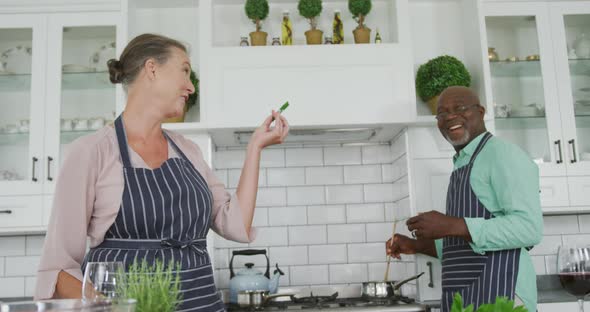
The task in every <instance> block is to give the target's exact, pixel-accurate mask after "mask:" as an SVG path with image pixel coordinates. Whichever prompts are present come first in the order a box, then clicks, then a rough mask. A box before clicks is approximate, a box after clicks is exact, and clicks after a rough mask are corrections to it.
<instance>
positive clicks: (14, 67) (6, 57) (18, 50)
mask: <svg viewBox="0 0 590 312" xmlns="http://www.w3.org/2000/svg"><path fill="white" fill-rule="evenodd" d="M32 55H33V54H32V49H31V47H28V46H23V45H19V46H16V47H14V48H10V49H8V50H5V51H4V52H2V54H0V63H3V64H4V65H3V67H4V68H3V71H6V72H13V73H15V74H30V73H31V64H32Z"/></svg>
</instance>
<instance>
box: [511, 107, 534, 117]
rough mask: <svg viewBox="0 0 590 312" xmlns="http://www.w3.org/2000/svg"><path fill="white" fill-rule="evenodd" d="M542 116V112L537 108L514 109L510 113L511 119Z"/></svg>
mask: <svg viewBox="0 0 590 312" xmlns="http://www.w3.org/2000/svg"><path fill="white" fill-rule="evenodd" d="M537 116H541V114H540V111H539V109H538V108H537V107H535V106H520V107H514V108H512V110H511V111H510V117H537Z"/></svg>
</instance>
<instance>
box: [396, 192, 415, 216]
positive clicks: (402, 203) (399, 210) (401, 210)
mask: <svg viewBox="0 0 590 312" xmlns="http://www.w3.org/2000/svg"><path fill="white" fill-rule="evenodd" d="M394 209H395V210H396V211H395V212H394V213H395V219H396V220H405V219H409V218H411V217H413V214H412V207H411V206H410V197H406V198H402V199H400V200H399V201H398V202H397V207H395V208H394Z"/></svg>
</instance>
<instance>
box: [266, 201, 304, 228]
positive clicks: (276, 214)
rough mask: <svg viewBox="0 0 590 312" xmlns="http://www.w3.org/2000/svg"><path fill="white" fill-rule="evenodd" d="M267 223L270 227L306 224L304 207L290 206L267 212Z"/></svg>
mask: <svg viewBox="0 0 590 312" xmlns="http://www.w3.org/2000/svg"><path fill="white" fill-rule="evenodd" d="M268 222H269V225H271V226H281V225H302V224H307V209H306V207H305V206H290V207H283V208H272V209H269V210H268Z"/></svg>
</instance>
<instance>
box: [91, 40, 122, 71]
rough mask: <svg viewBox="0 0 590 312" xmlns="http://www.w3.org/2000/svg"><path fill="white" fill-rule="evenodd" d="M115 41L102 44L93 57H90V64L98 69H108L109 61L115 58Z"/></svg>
mask: <svg viewBox="0 0 590 312" xmlns="http://www.w3.org/2000/svg"><path fill="white" fill-rule="evenodd" d="M115 47H116V44H115V42H114V41H113V42H109V43H106V44H104V45H102V46H101V47H100V48H99V49H98V50H97V51H96V52H94V54H92V57H90V66H91V67H93V68H94V69H95V70H96V71H108V69H109V68H108V66H107V62H108V61H109V60H110V59H112V58H115V56H116V55H115V50H116V49H115Z"/></svg>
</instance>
